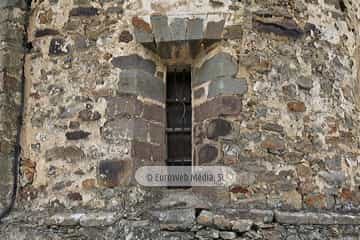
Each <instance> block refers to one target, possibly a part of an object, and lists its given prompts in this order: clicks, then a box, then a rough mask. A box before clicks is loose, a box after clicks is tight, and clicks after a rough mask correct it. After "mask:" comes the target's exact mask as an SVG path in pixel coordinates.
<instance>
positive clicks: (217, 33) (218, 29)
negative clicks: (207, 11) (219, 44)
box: [204, 20, 225, 39]
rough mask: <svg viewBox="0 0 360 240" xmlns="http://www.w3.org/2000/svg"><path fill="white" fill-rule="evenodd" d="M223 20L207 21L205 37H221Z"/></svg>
mask: <svg viewBox="0 0 360 240" xmlns="http://www.w3.org/2000/svg"><path fill="white" fill-rule="evenodd" d="M224 24H225V20H221V21H218V22H208V23H207V25H206V30H205V36H204V38H205V39H221V35H222V32H223V30H224Z"/></svg>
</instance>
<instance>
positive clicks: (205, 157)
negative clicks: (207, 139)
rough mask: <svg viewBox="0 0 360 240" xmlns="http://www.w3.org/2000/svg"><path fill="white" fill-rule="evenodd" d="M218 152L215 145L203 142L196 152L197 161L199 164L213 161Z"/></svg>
mask: <svg viewBox="0 0 360 240" xmlns="http://www.w3.org/2000/svg"><path fill="white" fill-rule="evenodd" d="M218 154H219V150H218V149H217V147H215V146H213V145H211V144H205V145H203V146H201V147H200V149H199V153H198V163H199V165H202V164H206V163H210V162H212V161H214V160H215V159H216V158H217V156H218Z"/></svg>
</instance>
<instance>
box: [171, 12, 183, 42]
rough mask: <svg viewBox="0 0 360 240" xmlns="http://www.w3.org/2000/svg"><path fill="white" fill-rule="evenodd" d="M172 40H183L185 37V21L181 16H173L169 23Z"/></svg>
mask: <svg viewBox="0 0 360 240" xmlns="http://www.w3.org/2000/svg"><path fill="white" fill-rule="evenodd" d="M170 28H171V32H172V40H173V41H183V40H185V39H186V22H185V19H183V18H175V19H174V21H172V22H171V23H170Z"/></svg>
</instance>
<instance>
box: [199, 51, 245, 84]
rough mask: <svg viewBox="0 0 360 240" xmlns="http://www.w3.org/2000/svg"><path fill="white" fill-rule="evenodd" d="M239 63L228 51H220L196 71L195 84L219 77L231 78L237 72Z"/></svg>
mask: <svg viewBox="0 0 360 240" xmlns="http://www.w3.org/2000/svg"><path fill="white" fill-rule="evenodd" d="M237 71H238V65H237V63H236V62H235V61H234V59H233V58H232V57H231V55H230V54H228V53H223V52H221V53H218V54H216V55H215V56H213V57H212V58H211V59H209V60H207V61H206V62H205V63H203V65H202V66H201V67H200V69H197V70H196V71H195V74H194V75H195V77H194V80H193V85H199V84H201V83H204V82H207V81H210V80H215V79H218V78H226V77H227V78H230V77H234V76H235V75H236V74H237Z"/></svg>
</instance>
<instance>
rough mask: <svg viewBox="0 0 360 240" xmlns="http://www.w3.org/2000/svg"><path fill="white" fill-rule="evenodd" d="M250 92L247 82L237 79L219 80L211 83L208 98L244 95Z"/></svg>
mask: <svg viewBox="0 0 360 240" xmlns="http://www.w3.org/2000/svg"><path fill="white" fill-rule="evenodd" d="M247 91H248V85H247V81H246V80H239V79H236V78H223V79H217V80H214V81H212V82H211V83H210V86H209V93H208V98H212V97H215V96H218V95H232V94H238V95H244V94H245V93H247Z"/></svg>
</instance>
